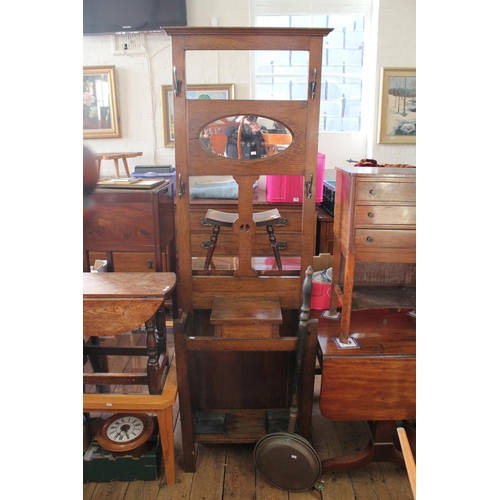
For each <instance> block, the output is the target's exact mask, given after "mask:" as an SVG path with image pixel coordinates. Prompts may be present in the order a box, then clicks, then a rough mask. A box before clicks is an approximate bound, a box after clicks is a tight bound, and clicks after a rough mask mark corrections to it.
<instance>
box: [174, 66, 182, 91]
mask: <svg viewBox="0 0 500 500" xmlns="http://www.w3.org/2000/svg"><path fill="white" fill-rule="evenodd" d="M172 73H173V75H172V82H173V84H174V94H175V97H179V94H180V93H181V86H182V80H177V66H174V67H173V68H172Z"/></svg>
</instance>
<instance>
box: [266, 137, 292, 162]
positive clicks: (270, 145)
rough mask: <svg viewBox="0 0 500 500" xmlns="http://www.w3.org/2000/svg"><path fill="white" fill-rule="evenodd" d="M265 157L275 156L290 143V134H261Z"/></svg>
mask: <svg viewBox="0 0 500 500" xmlns="http://www.w3.org/2000/svg"><path fill="white" fill-rule="evenodd" d="M262 137H263V138H264V146H265V148H266V150H267V156H273V155H277V154H278V153H280V152H281V151H283V150H284V149H286V148H287V147H288V146H289V145H290V144H291V143H292V135H291V134H266V133H262Z"/></svg>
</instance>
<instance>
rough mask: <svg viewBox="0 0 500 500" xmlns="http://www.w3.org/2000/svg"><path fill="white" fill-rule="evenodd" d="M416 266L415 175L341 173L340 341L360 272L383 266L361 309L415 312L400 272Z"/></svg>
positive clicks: (335, 280)
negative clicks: (366, 266) (358, 269)
mask: <svg viewBox="0 0 500 500" xmlns="http://www.w3.org/2000/svg"><path fill="white" fill-rule="evenodd" d="M415 262H416V169H414V168H371V167H345V168H344V167H342V168H337V174H336V198H335V218H334V241H333V268H332V286H333V287H334V291H335V293H332V298H335V299H336V298H337V297H338V298H339V299H340V300H341V303H342V317H341V338H343V339H344V340H347V337H348V336H349V327H350V315H351V310H352V307H353V293H354V285H355V279H354V277H355V269H356V266H357V265H358V264H359V263H383V264H384V267H383V268H381V269H383V271H380V270H379V272H378V279H372V280H371V283H370V285H371V287H372V288H371V290H368V292H366V290H363V294H365V296H364V298H363V297H361V298H360V300H359V303H357V304H355V306H356V308H357V309H369V308H372V307H373V308H379V307H383V306H386V307H405V306H407V307H415V289H414V287H406V286H401V284H402V278H401V277H399V276H398V273H400V272H401V269H403V267H402V266H404V265H406V264H414V263H415ZM403 284H404V283H403ZM376 285H380V286H376ZM394 285H396V286H397V288H396V289H390V287H391V286H392V287H394ZM381 287H383V288H382V291H381ZM370 292H373V294H372V295H373V297H372V298H371V299H370V298H369V295H370ZM366 293H367V294H368V298H367V296H366ZM374 297H375V298H374ZM335 310H336V300H332V306H331V311H335Z"/></svg>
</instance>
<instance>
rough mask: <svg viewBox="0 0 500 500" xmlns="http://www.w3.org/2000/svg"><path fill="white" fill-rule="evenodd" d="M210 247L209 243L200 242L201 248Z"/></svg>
mask: <svg viewBox="0 0 500 500" xmlns="http://www.w3.org/2000/svg"><path fill="white" fill-rule="evenodd" d="M209 246H210V241H202V242H201V248H208V247H209Z"/></svg>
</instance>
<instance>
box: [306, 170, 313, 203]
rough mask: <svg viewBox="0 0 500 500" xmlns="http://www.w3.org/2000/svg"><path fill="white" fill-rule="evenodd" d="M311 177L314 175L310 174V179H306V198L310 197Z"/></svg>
mask: <svg viewBox="0 0 500 500" xmlns="http://www.w3.org/2000/svg"><path fill="white" fill-rule="evenodd" d="M313 179H314V175H313V174H311V180H310V181H306V194H307V197H308V198H311V197H312V184H313Z"/></svg>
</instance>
